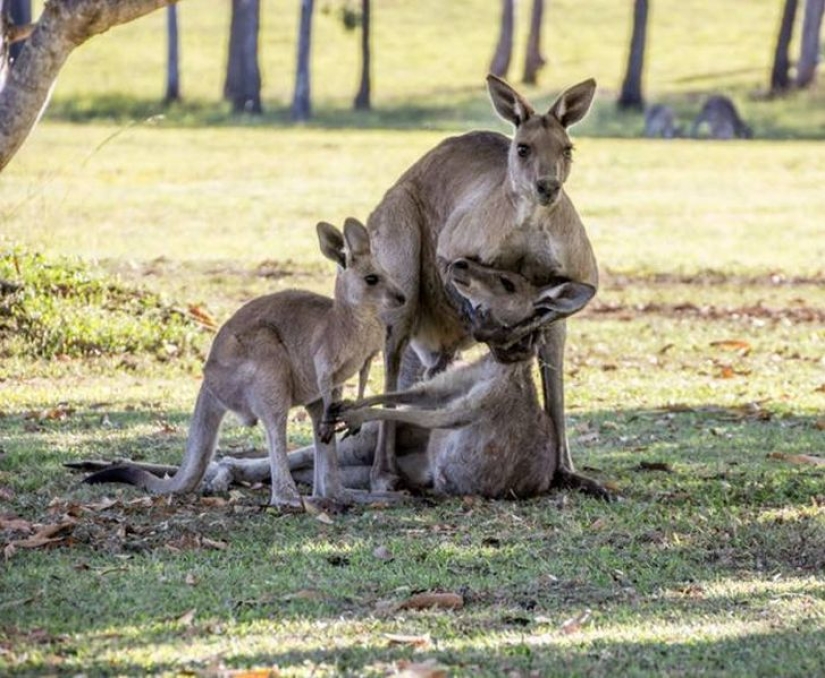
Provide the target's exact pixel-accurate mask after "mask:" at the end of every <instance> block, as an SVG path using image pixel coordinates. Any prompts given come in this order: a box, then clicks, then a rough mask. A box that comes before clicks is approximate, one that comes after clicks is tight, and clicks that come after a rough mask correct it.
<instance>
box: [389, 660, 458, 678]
mask: <svg viewBox="0 0 825 678" xmlns="http://www.w3.org/2000/svg"><path fill="white" fill-rule="evenodd" d="M395 675H396V676H399V677H400V678H447V669H446V668H444V667H443V666H440V665H439V664H438V663H437V662H436V661H435V659H428V660H427V661H424V662H411V661H407V660H406V659H402V660H401V661H399V662H398V663H396V673H395Z"/></svg>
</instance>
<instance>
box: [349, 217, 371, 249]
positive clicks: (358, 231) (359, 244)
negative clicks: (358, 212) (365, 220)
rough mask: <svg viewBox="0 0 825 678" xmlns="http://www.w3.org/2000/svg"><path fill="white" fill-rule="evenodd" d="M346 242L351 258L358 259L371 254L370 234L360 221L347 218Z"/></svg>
mask: <svg viewBox="0 0 825 678" xmlns="http://www.w3.org/2000/svg"><path fill="white" fill-rule="evenodd" d="M344 240H345V241H346V244H347V251H348V253H349V254H350V256H353V257H358V256H363V255H366V254H369V253H370V234H369V231H367V229H366V227H365V226H364V224H362V223H361V222H360V221H358V219H353V218H352V217H347V220H346V221H345V222H344Z"/></svg>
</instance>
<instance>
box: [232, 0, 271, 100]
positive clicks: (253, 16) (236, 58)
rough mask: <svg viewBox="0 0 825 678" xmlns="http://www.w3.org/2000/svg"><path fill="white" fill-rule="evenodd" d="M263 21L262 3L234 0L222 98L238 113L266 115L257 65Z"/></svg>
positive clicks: (253, 0)
mask: <svg viewBox="0 0 825 678" xmlns="http://www.w3.org/2000/svg"><path fill="white" fill-rule="evenodd" d="M260 20H261V3H260V0H232V19H231V23H230V28H229V60H228V62H227V66H226V80H225V82H224V87H223V95H224V98H225V99H227V100H228V101H231V102H232V111H233V112H235V113H252V114H255V115H258V114H260V113H262V112H263V108H262V106H261V71H260V68H259V66H258V33H259V31H260Z"/></svg>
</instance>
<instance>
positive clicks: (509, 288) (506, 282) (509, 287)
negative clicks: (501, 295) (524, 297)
mask: <svg viewBox="0 0 825 678" xmlns="http://www.w3.org/2000/svg"><path fill="white" fill-rule="evenodd" d="M500 280H501V286H502V287H503V288H504V290H505V292H508V293H509V294H512V293H513V292H515V291H516V286H515V285H514V284H513V281H512V280H510V279H509V278H505V277H504V276H501V278H500Z"/></svg>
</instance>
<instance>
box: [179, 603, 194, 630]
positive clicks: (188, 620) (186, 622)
mask: <svg viewBox="0 0 825 678" xmlns="http://www.w3.org/2000/svg"><path fill="white" fill-rule="evenodd" d="M197 611H198V610H197V608H194V607H193V608H192V609H191V610H187V611H186V612H184V613H183V614H182V615H181V616H180V617H178V618H177V619H175V621H176V622H177V623H178V624H182V625H183V626H192V624H194V623H195V613H196V612H197Z"/></svg>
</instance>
